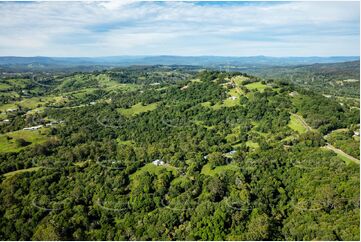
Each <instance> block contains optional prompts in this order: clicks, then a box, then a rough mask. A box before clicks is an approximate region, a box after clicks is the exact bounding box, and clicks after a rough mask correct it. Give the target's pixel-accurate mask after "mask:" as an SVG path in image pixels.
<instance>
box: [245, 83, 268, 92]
mask: <svg viewBox="0 0 361 242" xmlns="http://www.w3.org/2000/svg"><path fill="white" fill-rule="evenodd" d="M246 87H247V88H248V89H249V90H257V91H260V92H263V91H264V89H266V88H267V86H266V85H265V84H262V83H261V82H253V83H250V84H247V85H246Z"/></svg>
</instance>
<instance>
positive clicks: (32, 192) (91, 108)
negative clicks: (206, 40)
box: [0, 66, 360, 240]
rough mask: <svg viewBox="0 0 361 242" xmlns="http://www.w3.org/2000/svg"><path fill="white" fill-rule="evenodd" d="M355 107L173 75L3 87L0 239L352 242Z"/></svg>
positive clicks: (247, 82)
mask: <svg viewBox="0 0 361 242" xmlns="http://www.w3.org/2000/svg"><path fill="white" fill-rule="evenodd" d="M315 68H316V67H315ZM321 69H322V68H321ZM318 72H319V73H322V75H324V74H323V73H325V70H319V71H318ZM302 73H303V72H302ZM312 73H313V72H312ZM327 73H328V72H327ZM312 75H314V74H312ZM320 75H321V74H320ZM325 75H326V74H325ZM340 75H342V74H340ZM326 76H327V75H326ZM314 77H315V78H316V79H317V78H319V75H314ZM354 78H356V77H354ZM317 80H318V79H317ZM357 81H359V80H358V79H357ZM343 82H344V83H354V82H353V81H349V82H347V81H343ZM357 83H359V82H357ZM345 85H346V84H345ZM347 85H348V84H347ZM351 88H353V86H352V87H351ZM328 90H329V91H330V92H332V90H333V89H332V88H330V89H328ZM357 93H359V90H358V92H356V91H354V90H353V91H350V93H346V92H342V93H340V92H335V93H333V95H334V96H337V97H338V98H330V97H328V96H325V95H322V94H321V93H320V92H318V89H317V88H314V89H313V88H307V89H306V88H305V86H304V85H303V83H302V82H300V83H298V82H294V83H290V82H287V81H284V80H283V79H282V78H278V77H273V78H272V80H271V79H270V78H263V77H262V76H261V75H260V76H257V75H255V76H253V75H250V74H247V73H241V72H226V71H210V70H200V69H199V68H193V67H176V66H153V67H129V68H115V69H110V70H104V71H94V72H91V73H85V72H76V73H61V72H57V73H51V72H50V73H40V72H39V73H37V74H36V75H35V76H34V75H33V74H31V73H17V74H11V75H10V74H9V73H5V74H2V76H1V79H0V103H1V105H0V111H1V114H0V120H2V121H1V125H0V131H1V134H0V173H1V176H0V179H1V180H0V182H1V186H0V188H1V190H0V216H1V220H0V239H1V240H359V239H360V233H359V232H360V226H359V224H360V215H359V214H360V211H359V210H360V204H359V203H360V202H359V197H360V194H359V190H360V187H359V183H360V174H359V156H360V154H359V142H360V141H359V140H360V139H359V123H360V118H359V116H360V113H359V106H358V105H359V102H358V100H354V99H350V98H349V96H348V95H346V96H345V95H343V94H350V95H351V94H352V95H353V96H354V97H357V95H358V94H357ZM357 99H358V97H357Z"/></svg>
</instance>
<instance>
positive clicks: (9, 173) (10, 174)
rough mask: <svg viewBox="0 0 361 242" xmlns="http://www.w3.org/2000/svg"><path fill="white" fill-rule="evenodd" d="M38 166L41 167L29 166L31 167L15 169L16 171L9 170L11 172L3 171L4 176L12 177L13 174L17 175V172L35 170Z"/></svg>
mask: <svg viewBox="0 0 361 242" xmlns="http://www.w3.org/2000/svg"><path fill="white" fill-rule="evenodd" d="M40 168H41V167H31V168H27V169H21V170H17V171H11V172H8V173H5V174H4V176H5V178H10V177H12V176H14V175H18V174H21V173H25V172H32V171H37V170H39V169H40Z"/></svg>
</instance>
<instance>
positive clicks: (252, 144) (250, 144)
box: [246, 140, 259, 149]
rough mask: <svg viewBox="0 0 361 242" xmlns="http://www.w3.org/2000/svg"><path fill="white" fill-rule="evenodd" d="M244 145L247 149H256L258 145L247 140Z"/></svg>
mask: <svg viewBox="0 0 361 242" xmlns="http://www.w3.org/2000/svg"><path fill="white" fill-rule="evenodd" d="M246 145H247V146H248V147H249V148H252V149H258V148H259V144H258V143H256V142H253V141H251V140H248V141H247V142H246Z"/></svg>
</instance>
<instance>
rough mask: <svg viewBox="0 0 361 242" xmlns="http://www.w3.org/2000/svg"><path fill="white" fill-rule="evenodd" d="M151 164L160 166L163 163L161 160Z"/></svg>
mask: <svg viewBox="0 0 361 242" xmlns="http://www.w3.org/2000/svg"><path fill="white" fill-rule="evenodd" d="M152 163H153V164H154V165H156V166H162V165H164V161H162V160H154V161H153V162H152Z"/></svg>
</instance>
